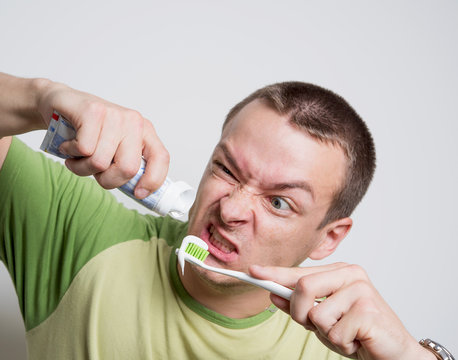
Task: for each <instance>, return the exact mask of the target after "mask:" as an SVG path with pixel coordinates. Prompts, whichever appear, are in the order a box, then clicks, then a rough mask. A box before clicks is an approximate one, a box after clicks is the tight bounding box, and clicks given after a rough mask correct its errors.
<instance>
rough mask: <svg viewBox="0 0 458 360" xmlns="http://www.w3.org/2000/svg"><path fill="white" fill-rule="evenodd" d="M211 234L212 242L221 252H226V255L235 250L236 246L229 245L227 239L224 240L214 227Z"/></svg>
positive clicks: (211, 228) (210, 230) (211, 227)
mask: <svg viewBox="0 0 458 360" xmlns="http://www.w3.org/2000/svg"><path fill="white" fill-rule="evenodd" d="M209 232H210V235H211V236H210V242H211V243H212V244H213V245H214V246H215V247H217V248H218V249H220V250H221V251H223V252H225V253H226V254H228V253H230V252H232V251H234V250H235V247H234V245H232V244H231V243H229V242H228V241H227V240H226V239H224V238H223V237H222V236H221V235H220V234H219V233H218V232H215V227H214V226H213V225H212V226H210V229H209Z"/></svg>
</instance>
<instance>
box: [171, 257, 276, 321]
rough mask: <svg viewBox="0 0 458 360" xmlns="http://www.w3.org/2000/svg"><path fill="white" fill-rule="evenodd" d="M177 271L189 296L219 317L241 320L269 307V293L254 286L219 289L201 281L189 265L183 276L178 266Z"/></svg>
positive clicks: (243, 284)
mask: <svg viewBox="0 0 458 360" xmlns="http://www.w3.org/2000/svg"><path fill="white" fill-rule="evenodd" d="M177 270H178V275H179V277H180V279H181V282H182V284H183V286H184V288H185V289H186V291H187V292H188V293H189V295H191V296H192V297H193V298H194V300H196V301H198V302H199V303H200V304H202V305H203V306H205V307H206V308H208V309H210V310H213V311H215V312H217V313H219V314H221V315H224V316H227V317H230V318H234V319H243V318H247V317H250V316H254V315H256V314H259V313H261V312H262V311H264V310H265V309H267V308H268V307H269V306H270V305H271V301H270V298H269V292H268V291H266V290H264V289H260V288H258V287H255V286H254V285H250V284H245V283H241V284H240V286H235V287H231V288H224V287H221V288H220V287H217V286H212V285H210V284H209V283H208V282H207V281H205V280H203V279H202V278H201V276H200V275H199V274H198V273H197V272H196V271H195V270H194V269H193V266H190V264H186V271H185V274H184V275H182V273H181V268H180V265H179V264H177Z"/></svg>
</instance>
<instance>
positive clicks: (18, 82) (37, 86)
mask: <svg viewBox="0 0 458 360" xmlns="http://www.w3.org/2000/svg"><path fill="white" fill-rule="evenodd" d="M49 83H50V81H49V80H45V79H23V78H18V77H14V76H11V75H7V74H4V73H0V94H1V96H0V138H2V137H4V136H9V135H16V134H22V133H26V132H28V131H31V130H38V129H46V127H47V125H46V122H45V121H44V119H43V117H42V116H41V115H40V113H39V112H38V101H39V97H40V93H41V92H42V91H43V89H44V88H45V87H47V86H48V84H49Z"/></svg>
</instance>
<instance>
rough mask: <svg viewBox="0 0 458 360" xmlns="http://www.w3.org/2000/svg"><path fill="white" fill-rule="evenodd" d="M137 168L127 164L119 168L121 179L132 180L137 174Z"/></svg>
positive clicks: (132, 164)
mask: <svg viewBox="0 0 458 360" xmlns="http://www.w3.org/2000/svg"><path fill="white" fill-rule="evenodd" d="M138 168H139V167H138V166H135V164H134V163H129V164H126V165H124V166H123V167H121V173H122V175H123V177H125V178H129V179H132V178H133V177H134V176H135V175H136V174H137V172H138Z"/></svg>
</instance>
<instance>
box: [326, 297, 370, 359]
mask: <svg viewBox="0 0 458 360" xmlns="http://www.w3.org/2000/svg"><path fill="white" fill-rule="evenodd" d="M366 306H367V305H366V300H362V301H358V302H356V303H354V304H353V306H352V307H351V308H350V310H349V311H348V312H347V313H346V314H345V315H344V316H342V318H341V319H340V320H339V321H338V322H337V323H336V324H335V325H334V326H333V327H332V329H331V330H330V331H329V333H328V335H327V338H328V339H329V341H330V342H331V343H332V344H333V345H334V346H335V347H336V348H337V349H338V350H339V352H340V353H341V354H343V355H347V356H348V355H352V354H354V353H355V352H356V351H357V350H358V349H359V347H360V346H361V343H360V341H359V340H358V337H364V335H362V334H365V333H368V332H369V331H370V329H369V328H367V324H371V323H373V322H372V319H370V318H368V316H370V314H369V313H367V312H366V311H364V310H363V309H362V307H366Z"/></svg>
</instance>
